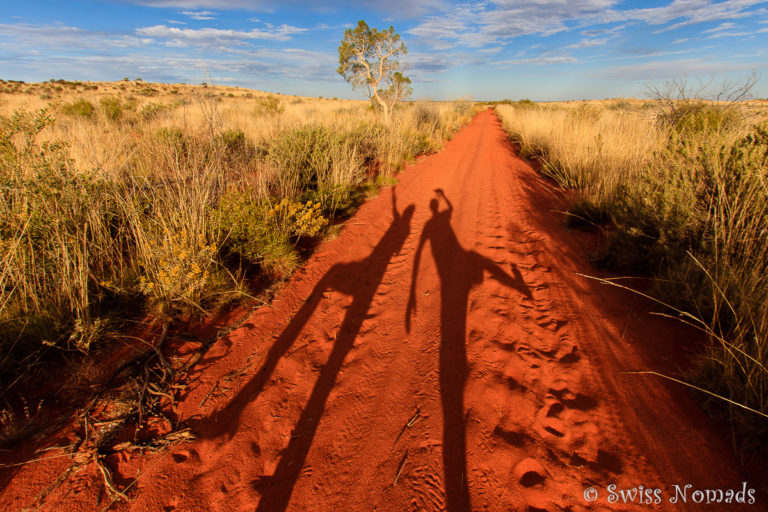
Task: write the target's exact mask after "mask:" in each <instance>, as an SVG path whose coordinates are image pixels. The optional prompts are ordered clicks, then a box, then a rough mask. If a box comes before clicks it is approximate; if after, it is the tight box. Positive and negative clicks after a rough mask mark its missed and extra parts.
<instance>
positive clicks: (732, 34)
mask: <svg viewBox="0 0 768 512" xmlns="http://www.w3.org/2000/svg"><path fill="white" fill-rule="evenodd" d="M751 35H752V32H717V33H715V34H712V35H711V36H708V37H707V39H718V38H720V37H743V36H751Z"/></svg>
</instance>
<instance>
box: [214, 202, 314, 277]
mask: <svg viewBox="0 0 768 512" xmlns="http://www.w3.org/2000/svg"><path fill="white" fill-rule="evenodd" d="M212 215H213V217H214V218H215V223H216V224H217V225H218V226H220V230H221V238H222V245H223V246H224V247H226V248H227V249H228V250H230V251H232V252H234V253H237V254H239V255H240V256H241V257H243V258H244V259H245V260H247V261H249V262H252V263H257V264H259V265H260V266H261V267H262V269H263V270H264V271H265V272H266V273H267V274H269V275H272V276H285V275H288V274H290V272H292V271H293V270H294V269H295V268H296V266H297V265H298V263H299V260H300V258H299V254H298V251H297V250H296V247H295V243H296V242H298V240H299V239H300V238H302V237H316V236H318V235H319V234H320V233H321V232H322V231H323V229H324V228H325V226H326V225H327V224H328V221H327V219H326V218H325V217H323V216H322V214H321V212H320V205H319V203H312V202H307V203H299V202H297V201H293V200H290V199H288V198H283V199H282V200H281V201H280V202H277V203H275V204H272V203H270V202H268V201H263V200H258V199H256V197H255V194H254V193H253V192H252V191H250V190H245V191H239V192H230V193H229V194H226V195H225V196H224V197H222V198H221V200H220V201H219V204H218V206H217V207H216V209H215V210H213V211H212Z"/></svg>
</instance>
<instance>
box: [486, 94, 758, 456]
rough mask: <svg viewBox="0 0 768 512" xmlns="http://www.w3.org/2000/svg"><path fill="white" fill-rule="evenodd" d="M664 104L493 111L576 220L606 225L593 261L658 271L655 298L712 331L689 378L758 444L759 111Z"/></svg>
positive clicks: (753, 107)
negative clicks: (568, 197)
mask: <svg viewBox="0 0 768 512" xmlns="http://www.w3.org/2000/svg"><path fill="white" fill-rule="evenodd" d="M670 104H672V103H669V102H666V103H664V104H662V103H659V102H639V101H622V102H620V103H618V102H616V101H612V102H590V103H581V104H558V105H533V106H532V105H530V104H521V105H514V104H513V105H498V106H497V107H496V110H497V112H498V113H499V115H500V116H501V118H502V120H503V123H504V126H505V128H506V130H507V131H508V132H509V133H510V134H511V136H512V138H513V140H515V141H516V142H517V143H518V144H519V145H520V147H521V150H522V152H523V154H524V155H525V156H528V157H535V158H539V159H540V160H541V163H542V167H541V169H542V172H543V173H544V174H546V175H548V176H550V177H551V178H553V179H554V180H556V181H557V183H559V184H560V185H561V186H563V187H566V188H569V189H572V190H573V192H572V194H573V202H572V204H571V208H570V213H571V214H572V215H573V217H572V219H574V220H575V223H576V224H578V223H589V224H592V225H595V226H601V227H602V226H607V227H608V229H607V230H606V233H607V237H606V240H607V241H606V244H605V247H604V249H603V250H602V252H601V254H600V255H599V256H598V262H599V263H602V264H605V265H607V266H610V267H613V268H616V269H619V270H621V271H623V272H627V273H632V274H633V275H637V274H647V273H650V274H651V275H653V276H655V277H657V279H656V280H655V283H656V284H655V286H654V289H653V290H652V292H651V295H652V296H653V297H654V298H655V299H656V300H658V301H660V302H661V303H663V304H666V305H669V306H670V307H672V308H673V310H674V312H676V313H677V315H678V316H680V317H681V318H682V319H683V320H684V321H686V322H688V323H690V324H692V325H694V326H696V327H697V328H699V329H701V330H702V331H704V332H705V333H706V334H707V336H708V337H709V339H710V340H711V343H710V344H709V345H708V349H707V351H706V352H705V353H704V354H702V355H701V357H700V358H699V359H698V361H697V363H696V368H694V369H693V370H691V371H690V372H689V373H687V378H688V379H689V381H690V382H691V383H692V384H693V385H695V386H697V387H698V388H700V389H703V390H706V391H707V392H709V393H711V394H712V395H710V396H714V395H716V396H717V397H718V398H721V399H723V400H722V403H724V404H725V405H726V406H727V407H728V408H729V409H730V410H731V412H732V413H733V414H734V416H733V418H734V420H735V424H737V425H738V426H739V428H744V429H745V430H746V431H747V432H748V434H749V435H748V436H747V438H748V439H751V440H754V441H755V442H757V443H758V444H761V448H762V449H766V448H768V447H766V446H765V443H764V439H765V437H764V436H765V434H766V433H768V428H767V427H766V417H768V416H766V415H767V414H768V369H767V368H766V366H768V231H766V230H768V162H767V160H766V159H768V124H767V123H766V119H768V116H766V115H765V104H764V103H761V102H751V103H723V102H704V101H679V102H676V103H674V108H673V109H669V108H668V107H669V105H670ZM747 409H748V411H747ZM745 411H747V412H745ZM761 439H762V440H761Z"/></svg>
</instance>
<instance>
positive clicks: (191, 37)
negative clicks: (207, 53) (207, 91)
mask: <svg viewBox="0 0 768 512" xmlns="http://www.w3.org/2000/svg"><path fill="white" fill-rule="evenodd" d="M306 30H307V29H305V28H300V27H293V26H290V25H280V26H278V27H275V26H272V25H269V24H267V25H266V30H261V29H257V28H254V29H251V30H248V31H243V30H228V29H218V28H199V29H192V28H178V27H168V26H166V25H154V26H151V27H142V28H137V29H136V33H137V34H139V35H142V36H147V37H153V38H156V39H166V40H168V41H169V42H168V44H170V45H172V46H190V45H196V46H217V45H223V44H227V43H232V42H237V41H243V40H248V39H268V40H273V41H287V40H289V39H291V36H292V35H294V34H300V33H302V32H305V31H306Z"/></svg>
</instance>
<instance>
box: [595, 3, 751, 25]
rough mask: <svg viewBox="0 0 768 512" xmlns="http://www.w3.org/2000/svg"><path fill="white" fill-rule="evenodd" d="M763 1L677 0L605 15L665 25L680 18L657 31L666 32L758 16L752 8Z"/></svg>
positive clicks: (607, 17)
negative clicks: (696, 25)
mask: <svg viewBox="0 0 768 512" xmlns="http://www.w3.org/2000/svg"><path fill="white" fill-rule="evenodd" d="M762 3H765V0H725V1H722V2H717V3H715V2H713V0H673V1H672V2H671V3H669V4H668V5H665V6H662V7H651V8H647V9H629V10H626V11H611V12H608V13H606V15H605V17H606V19H610V20H614V21H616V20H637V21H644V22H645V23H648V24H649V25H664V24H666V23H670V22H672V21H675V20H680V21H678V22H677V23H674V24H672V25H670V26H668V27H664V28H663V29H661V30H658V31H657V32H665V31H668V30H674V29H677V28H680V27H684V26H686V25H693V24H696V23H704V22H707V21H719V20H729V19H738V18H745V17H747V16H751V15H754V14H755V12H756V11H749V10H748V9H749V8H751V7H753V6H755V5H758V4H762Z"/></svg>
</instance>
